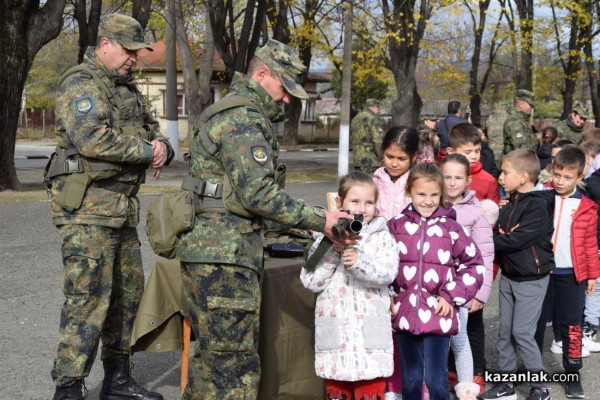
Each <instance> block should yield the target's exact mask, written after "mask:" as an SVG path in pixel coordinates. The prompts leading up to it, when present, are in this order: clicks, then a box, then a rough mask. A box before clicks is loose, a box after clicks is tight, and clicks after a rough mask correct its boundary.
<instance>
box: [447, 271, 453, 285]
mask: <svg viewBox="0 0 600 400" xmlns="http://www.w3.org/2000/svg"><path fill="white" fill-rule="evenodd" d="M446 280H447V281H448V282H452V281H453V280H454V277H453V276H452V270H451V269H449V270H448V272H446Z"/></svg>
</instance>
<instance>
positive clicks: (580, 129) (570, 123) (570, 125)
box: [567, 114, 583, 132]
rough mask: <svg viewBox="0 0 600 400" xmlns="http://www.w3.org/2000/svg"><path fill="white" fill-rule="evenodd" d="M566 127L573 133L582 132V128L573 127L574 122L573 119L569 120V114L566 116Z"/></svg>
mask: <svg viewBox="0 0 600 400" xmlns="http://www.w3.org/2000/svg"><path fill="white" fill-rule="evenodd" d="M567 126H568V127H569V128H570V129H571V130H572V131H575V132H581V131H583V126H577V125H575V122H573V119H572V118H571V114H569V115H568V116H567Z"/></svg>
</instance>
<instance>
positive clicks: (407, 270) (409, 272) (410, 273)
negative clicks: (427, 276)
mask: <svg viewBox="0 0 600 400" xmlns="http://www.w3.org/2000/svg"><path fill="white" fill-rule="evenodd" d="M416 273H417V267H415V266H414V265H413V266H412V267H409V266H408V265H405V266H404V268H402V274H404V277H405V278H406V280H407V281H410V280H411V279H412V278H413V277H414V276H415V274H416Z"/></svg>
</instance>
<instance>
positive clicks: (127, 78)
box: [83, 46, 133, 85]
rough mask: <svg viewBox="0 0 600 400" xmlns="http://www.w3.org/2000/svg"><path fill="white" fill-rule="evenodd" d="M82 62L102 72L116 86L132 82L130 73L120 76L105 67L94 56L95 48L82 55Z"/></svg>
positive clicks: (90, 48)
mask: <svg viewBox="0 0 600 400" xmlns="http://www.w3.org/2000/svg"><path fill="white" fill-rule="evenodd" d="M83 61H84V62H87V63H88V64H91V65H93V66H95V67H96V68H99V69H101V70H102V71H104V73H105V74H106V75H107V76H108V77H109V78H110V79H111V80H112V81H113V82H114V83H116V84H117V85H123V84H127V83H131V82H132V81H133V74H132V73H128V74H125V75H120V74H117V73H116V72H115V71H114V70H110V69H108V68H107V67H106V65H105V64H104V63H103V62H102V61H101V60H100V59H99V58H98V55H97V54H96V48H95V47H93V46H90V47H88V48H87V50H86V51H85V54H84V55H83Z"/></svg>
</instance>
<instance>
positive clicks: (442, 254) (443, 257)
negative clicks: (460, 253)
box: [438, 249, 450, 265]
mask: <svg viewBox="0 0 600 400" xmlns="http://www.w3.org/2000/svg"><path fill="white" fill-rule="evenodd" d="M438 258H439V259H440V264H444V265H445V264H446V263H447V262H448V260H450V252H449V251H444V250H442V249H439V250H438Z"/></svg>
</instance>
